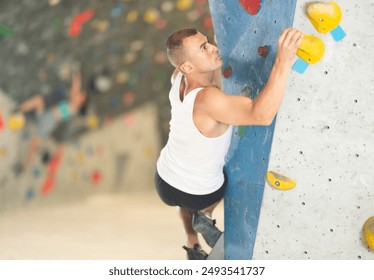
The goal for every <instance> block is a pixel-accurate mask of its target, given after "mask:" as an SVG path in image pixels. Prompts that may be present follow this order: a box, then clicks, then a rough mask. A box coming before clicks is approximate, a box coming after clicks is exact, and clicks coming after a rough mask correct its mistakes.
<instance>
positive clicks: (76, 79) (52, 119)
mask: <svg viewBox="0 0 374 280" xmlns="http://www.w3.org/2000/svg"><path fill="white" fill-rule="evenodd" d="M81 84H82V82H81V74H80V71H76V72H75V73H74V74H73V76H72V82H71V87H70V91H69V99H68V100H63V101H61V102H59V103H58V105H55V106H53V107H51V108H46V107H45V100H44V98H43V96H42V95H35V96H32V97H30V98H29V99H27V100H25V101H24V102H22V103H21V104H20V105H19V106H18V108H17V110H16V112H15V115H17V114H20V115H23V114H25V113H27V112H31V111H35V112H36V124H37V136H35V137H33V138H32V140H31V142H30V145H29V147H28V149H27V152H26V156H25V158H24V159H23V160H22V162H18V163H16V165H15V167H14V169H15V173H16V174H19V173H21V172H22V171H23V170H24V169H26V168H27V167H28V165H29V164H30V162H31V160H32V158H33V157H34V155H35V152H36V151H37V149H38V148H39V147H40V146H41V144H42V143H41V142H42V141H44V140H45V139H46V138H48V137H50V136H51V134H52V132H53V131H54V130H55V129H56V127H57V126H58V125H59V124H60V123H61V122H62V121H64V120H68V119H70V118H71V117H73V116H75V115H76V114H77V113H78V112H79V110H80V109H81V108H82V107H83V106H85V103H86V101H87V94H86V92H85V91H84V90H82V88H81Z"/></svg>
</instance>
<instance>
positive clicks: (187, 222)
mask: <svg viewBox="0 0 374 280" xmlns="http://www.w3.org/2000/svg"><path fill="white" fill-rule="evenodd" d="M179 214H180V216H181V218H182V221H183V226H184V229H185V231H186V234H187V246H183V249H185V250H186V251H187V257H188V259H189V260H205V259H206V258H207V257H208V254H207V253H206V252H205V251H204V250H202V248H201V246H200V243H199V239H198V236H197V232H196V231H195V230H194V229H193V227H192V217H191V211H187V210H186V209H183V208H179Z"/></svg>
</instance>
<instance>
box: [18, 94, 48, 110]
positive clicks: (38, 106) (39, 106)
mask: <svg viewBox="0 0 374 280" xmlns="http://www.w3.org/2000/svg"><path fill="white" fill-rule="evenodd" d="M44 106H45V104H44V99H43V97H42V96H41V95H35V96H33V97H31V98H29V99H27V100H26V101H24V102H22V103H21V104H20V105H19V111H20V112H21V113H27V112H30V111H33V110H35V111H36V112H38V113H40V112H42V111H43V110H44Z"/></svg>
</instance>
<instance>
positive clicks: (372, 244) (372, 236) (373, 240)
mask: <svg viewBox="0 0 374 280" xmlns="http://www.w3.org/2000/svg"><path fill="white" fill-rule="evenodd" d="M364 237H365V241H366V244H367V245H368V246H369V248H370V249H371V250H373V251H374V216H371V217H370V218H369V219H367V220H366V222H365V224H364Z"/></svg>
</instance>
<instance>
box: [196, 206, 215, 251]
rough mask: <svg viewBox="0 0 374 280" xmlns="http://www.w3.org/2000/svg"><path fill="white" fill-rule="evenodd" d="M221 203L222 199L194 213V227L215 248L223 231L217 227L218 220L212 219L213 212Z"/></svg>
mask: <svg viewBox="0 0 374 280" xmlns="http://www.w3.org/2000/svg"><path fill="white" fill-rule="evenodd" d="M219 203H220V201H218V202H216V203H214V204H212V205H211V206H209V207H207V208H205V209H203V210H201V211H197V212H196V213H193V214H192V228H193V229H194V230H195V231H197V232H199V233H201V235H202V236H203V237H204V240H205V241H206V243H207V244H208V245H209V246H210V247H211V248H213V246H214V244H216V242H217V240H218V239H219V237H220V236H221V234H222V231H220V230H219V229H218V228H217V227H216V221H215V220H212V212H213V210H214V209H215V208H216V206H217V205H218V204H219Z"/></svg>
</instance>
